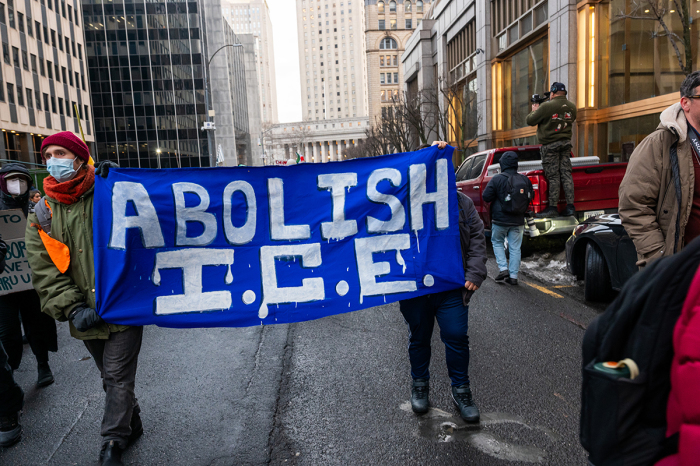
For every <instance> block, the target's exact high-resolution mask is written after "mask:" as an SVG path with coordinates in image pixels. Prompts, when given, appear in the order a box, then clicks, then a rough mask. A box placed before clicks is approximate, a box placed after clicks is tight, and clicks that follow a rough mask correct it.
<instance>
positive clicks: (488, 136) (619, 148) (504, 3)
mask: <svg viewBox="0 0 700 466" xmlns="http://www.w3.org/2000/svg"><path fill="white" fill-rule="evenodd" d="M640 5H642V4H637V3H635V2H633V1H632V0H612V1H606V2H597V1H584V2H576V1H574V0H528V1H525V2H521V1H516V0H494V1H491V2H478V3H477V2H475V1H469V0H441V1H440V2H435V3H434V5H433V7H432V9H431V11H429V12H427V13H426V18H425V19H424V21H423V23H422V24H421V26H420V27H419V28H418V30H416V31H415V32H414V33H413V35H412V36H411V38H410V39H409V41H408V43H407V45H406V51H405V53H404V54H403V56H402V58H401V60H402V66H403V70H404V74H405V86H404V88H405V89H406V91H407V92H408V93H409V94H412V95H415V94H416V93H417V92H418V91H421V90H425V89H430V88H431V87H434V86H435V79H436V78H437V79H440V80H442V82H446V83H449V85H454V86H458V88H459V89H462V90H464V93H463V95H465V96H474V98H473V99H472V98H464V104H465V106H464V108H462V109H461V113H459V114H453V115H450V118H453V119H454V118H465V120H464V122H463V124H462V125H456V126H457V127H461V128H464V133H462V132H461V130H458V131H456V132H453V134H451V139H450V142H451V143H452V144H453V145H456V144H460V145H461V144H463V143H465V142H466V143H467V145H468V147H465V148H464V149H465V150H464V151H463V153H462V154H461V155H460V156H458V157H459V158H456V159H455V164H458V163H459V162H460V161H461V158H462V157H464V156H465V155H469V154H470V153H471V152H474V151H476V150H485V149H489V148H493V147H508V146H520V145H525V144H535V143H537V137H536V132H537V128H536V127H534V126H528V125H527V123H526V121H525V120H526V117H527V115H528V114H529V113H530V111H531V108H532V104H531V103H530V97H531V95H533V94H543V93H544V92H546V91H549V88H550V86H551V84H552V83H553V82H562V83H564V84H565V85H566V87H567V90H568V99H569V100H571V101H573V102H574V103H575V104H576V105H577V107H578V115H577V121H576V124H575V126H574V135H573V145H574V147H573V152H574V154H575V155H576V156H598V157H600V160H601V162H617V161H628V160H629V156H630V155H631V154H632V151H633V150H634V148H635V147H636V146H637V145H638V144H639V143H640V142H641V141H642V139H644V137H646V136H647V135H648V134H650V133H651V132H653V131H654V130H655V129H656V127H657V126H658V124H659V116H660V113H661V112H662V111H663V110H664V109H666V108H667V107H668V106H670V105H672V104H673V103H676V102H678V100H679V92H678V90H679V87H680V84H681V82H682V81H683V78H684V76H685V74H684V73H683V72H682V70H681V69H680V65H679V59H678V55H677V54H676V51H675V50H674V48H673V44H672V42H671V38H670V37H669V35H668V34H665V33H662V32H661V31H662V30H663V27H662V26H661V24H660V22H659V21H657V20H656V19H654V18H652V17H651V16H650V13H649V12H648V11H644V8H641V9H640ZM664 11H665V15H664V22H665V24H666V25H667V26H668V27H669V28H671V30H672V31H673V32H674V33H676V34H678V35H679V36H682V25H681V22H680V19H679V16H678V13H677V12H676V11H675V9H674V8H673V6H671V7H670V8H668V9H666V10H664ZM620 12H627V17H625V16H623V15H621V13H620ZM690 13H691V17H692V18H691V19H692V23H691V30H690V32H691V38H692V39H691V41H693V43H694V44H695V43H697V37H698V33H699V32H698V21H699V20H700V9H696V8H691V11H690ZM676 45H678V46H679V47H680V48H679V51H680V52H681V54H682V52H683V51H682V44H681V43H679V42H678V41H676ZM699 53H700V52H698V49H697V47H693V48H692V57H693V70H697V69H698V65H699V63H698V58H699V57H698V54H699ZM681 58H683V55H682V56H681ZM456 94H460V92H459V91H458V92H457V93H456ZM467 116H468V118H466V117H467ZM460 141H461V142H460Z"/></svg>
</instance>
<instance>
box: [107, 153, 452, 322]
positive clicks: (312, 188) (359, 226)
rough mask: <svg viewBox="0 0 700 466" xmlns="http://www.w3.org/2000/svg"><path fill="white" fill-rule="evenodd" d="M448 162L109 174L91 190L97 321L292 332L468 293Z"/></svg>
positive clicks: (419, 157)
mask: <svg viewBox="0 0 700 466" xmlns="http://www.w3.org/2000/svg"><path fill="white" fill-rule="evenodd" d="M451 161H452V148H447V149H444V150H438V149H437V147H433V148H429V149H424V150H421V151H417V152H411V153H405V154H395V155H388V156H383V157H376V158H366V159H356V160H350V161H346V162H339V163H326V164H300V165H294V166H288V167H237V168H205V169H202V168H200V169H170V170H151V169H113V170H110V172H109V176H108V177H107V178H106V179H102V178H100V177H98V178H97V179H96V182H95V204H94V244H95V263H96V279H95V280H96V298H97V303H98V304H97V306H98V312H99V314H100V315H101V316H102V317H103V318H104V319H105V320H106V321H107V322H113V323H120V324H125V325H147V324H156V325H160V326H166V327H213V326H235V327H239V326H250V325H261V324H273V323H287V322H300V321H304V320H311V319H317V318H321V317H324V316H328V315H333V314H339V313H343V312H349V311H355V310H358V309H364V308H368V307H372V306H377V305H381V304H384V303H389V302H392V301H397V300H400V299H407V298H411V297H415V296H420V295H423V294H427V293H434V292H439V291H444V290H451V289H457V288H461V287H463V286H464V270H463V266H462V256H461V250H460V242H459V214H458V205H457V203H458V200H457V192H456V186H455V178H454V170H453V167H452V162H451Z"/></svg>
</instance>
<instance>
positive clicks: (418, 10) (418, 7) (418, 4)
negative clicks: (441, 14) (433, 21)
mask: <svg viewBox="0 0 700 466" xmlns="http://www.w3.org/2000/svg"><path fill="white" fill-rule="evenodd" d="M416 13H423V2H422V1H421V0H418V1H417V2H416Z"/></svg>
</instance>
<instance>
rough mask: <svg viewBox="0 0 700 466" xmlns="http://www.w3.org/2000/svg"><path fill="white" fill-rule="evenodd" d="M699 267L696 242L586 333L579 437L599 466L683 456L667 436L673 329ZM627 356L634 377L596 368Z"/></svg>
mask: <svg viewBox="0 0 700 466" xmlns="http://www.w3.org/2000/svg"><path fill="white" fill-rule="evenodd" d="M698 266H700V241H699V240H698V239H696V240H695V241H693V242H692V243H690V244H689V245H688V246H686V248H685V249H684V250H683V251H681V252H680V253H679V254H676V255H674V256H670V257H665V258H662V259H658V260H656V261H654V262H652V263H651V264H650V265H649V266H647V267H646V268H645V269H644V270H642V271H641V272H638V273H637V274H635V275H634V276H633V277H632V278H631V279H630V280H629V281H628V282H627V284H626V285H625V287H624V288H623V289H622V291H621V292H620V294H619V295H618V297H617V298H616V299H615V301H613V303H612V304H610V306H609V307H608V309H607V310H606V311H605V313H603V314H602V315H600V316H599V317H597V318H596V319H595V320H594V321H593V322H592V323H591V324H590V326H589V327H588V329H587V330H586V333H585V335H584V337H583V383H582V393H581V431H580V439H581V444H582V445H583V448H585V449H586V450H587V451H588V453H589V461H590V463H591V464H592V465H594V466H636V465H639V466H642V465H644V466H646V465H651V464H654V462H656V461H658V460H659V459H661V458H663V457H665V456H668V455H670V454H673V453H674V452H676V451H677V449H678V438H677V436H674V437H669V438H666V405H667V403H668V396H669V393H670V390H671V380H670V378H671V376H670V371H671V362H672V360H673V330H674V328H675V325H676V321H677V320H678V317H679V316H680V313H681V310H682V308H683V303H684V301H685V297H686V294H687V293H688V289H689V288H690V284H691V282H692V281H693V277H694V275H695V272H696V270H697V269H698ZM626 358H629V359H632V360H633V361H634V362H635V363H636V365H637V366H638V368H639V376H637V377H636V378H634V379H630V378H624V377H614V376H611V375H609V374H607V373H605V372H601V371H599V370H597V369H595V367H594V365H595V364H596V363H601V362H606V361H621V360H623V359H626Z"/></svg>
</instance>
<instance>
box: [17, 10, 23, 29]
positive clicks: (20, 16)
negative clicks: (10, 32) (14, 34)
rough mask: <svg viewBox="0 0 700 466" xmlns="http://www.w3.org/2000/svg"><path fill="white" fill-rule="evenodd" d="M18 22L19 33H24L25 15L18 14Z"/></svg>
mask: <svg viewBox="0 0 700 466" xmlns="http://www.w3.org/2000/svg"><path fill="white" fill-rule="evenodd" d="M17 22H18V23H19V32H24V15H23V14H22V13H19V12H18V13H17Z"/></svg>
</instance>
